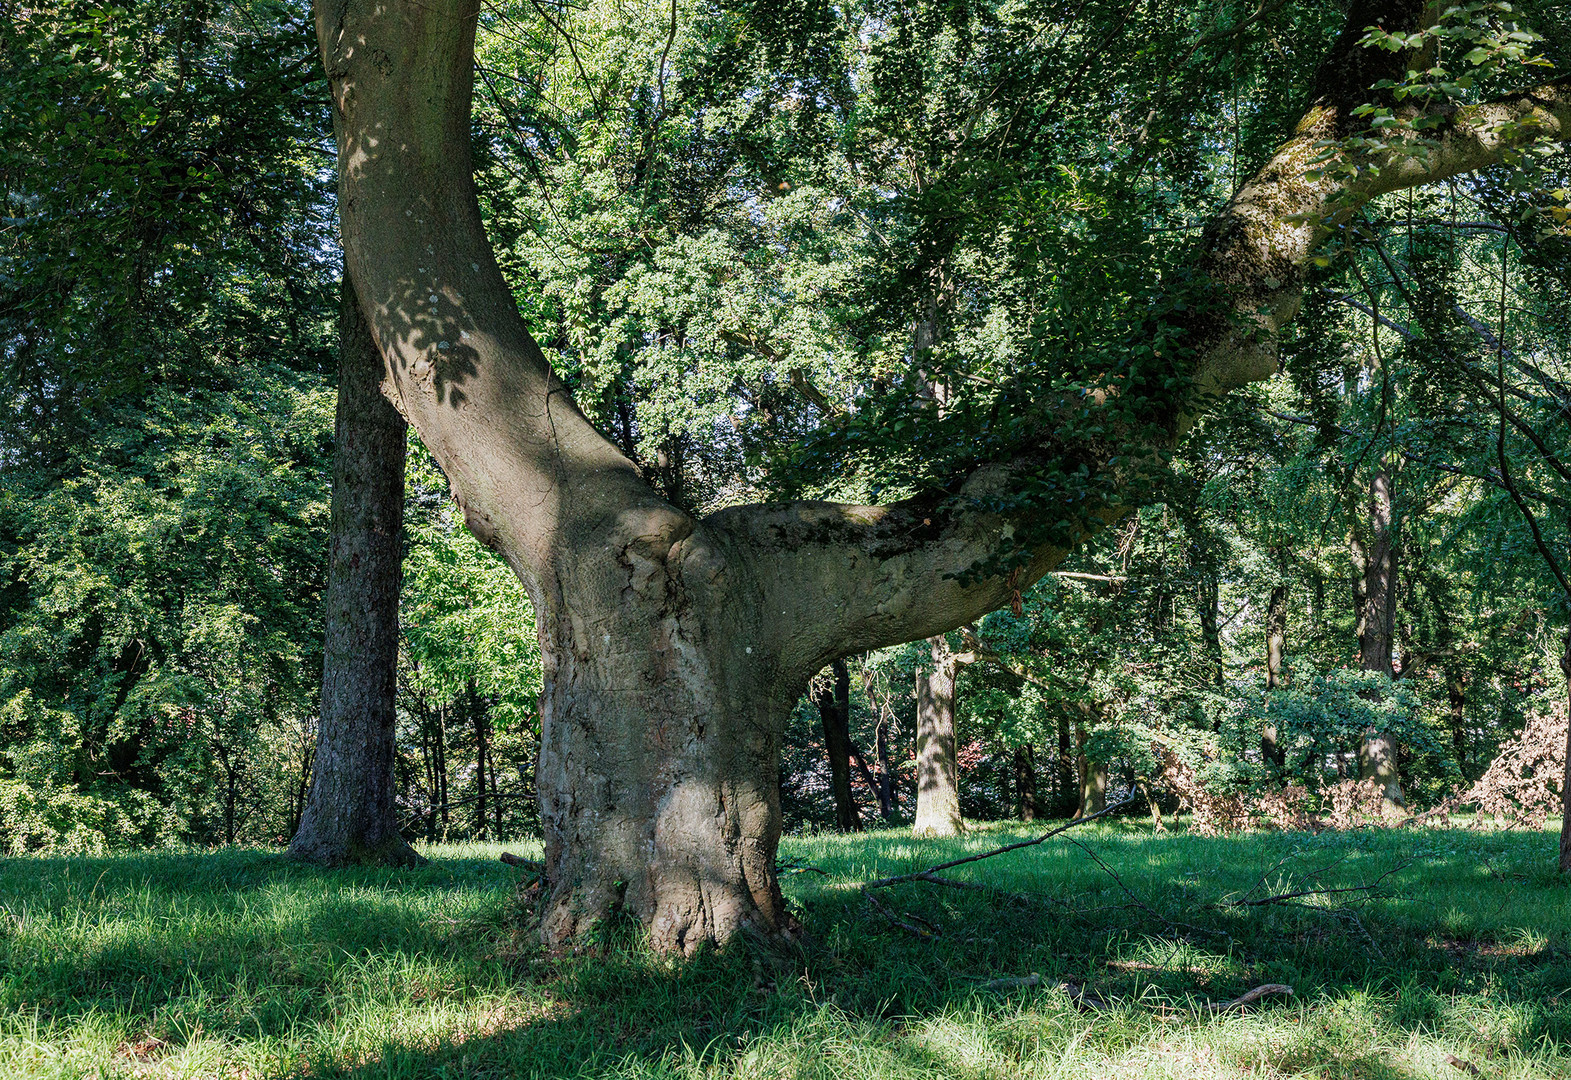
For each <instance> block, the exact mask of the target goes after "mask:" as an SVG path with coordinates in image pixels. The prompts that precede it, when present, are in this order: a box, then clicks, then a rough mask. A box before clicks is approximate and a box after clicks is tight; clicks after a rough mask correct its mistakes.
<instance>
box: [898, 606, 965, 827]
mask: <svg viewBox="0 0 1571 1080" xmlns="http://www.w3.org/2000/svg"><path fill="white" fill-rule="evenodd" d="M928 649H929V654H930V655H931V657H932V664H931V666H930V667H926V668H922V669H920V670H918V672H917V676H916V820H915V821H914V822H913V823H912V826H911V831H912V832H913V833H915V834H916V835H917V836H955V835H957V834H959V833H960V832H962V831H964V829H965V822H964V820H963V819H962V818H961V816H960V761H959V753H958V749H959V748H958V746H957V745H956V742H955V680H956V679H957V678H958V677H959V674H960V669H961V668H962V667H964V666H965V665H966V664H968V663H970V662H971V660H972V659H973V657H972V655H971V654H970V653H954V652H951V651H950V649H949V643H948V642H947V641H945V640H944V636H943V635H942V634H939V635H937V636H936V637H933V638H930V639H929V640H928Z"/></svg>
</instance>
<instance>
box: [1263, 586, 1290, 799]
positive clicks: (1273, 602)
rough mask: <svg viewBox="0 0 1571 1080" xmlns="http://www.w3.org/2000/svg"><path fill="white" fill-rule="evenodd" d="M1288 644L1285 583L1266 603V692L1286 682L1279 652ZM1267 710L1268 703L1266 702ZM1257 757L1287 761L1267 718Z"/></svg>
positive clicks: (1277, 764) (1279, 762) (1274, 763)
mask: <svg viewBox="0 0 1571 1080" xmlns="http://www.w3.org/2000/svg"><path fill="white" fill-rule="evenodd" d="M1286 646H1287V585H1286V584H1285V583H1284V584H1281V585H1278V586H1276V588H1274V589H1272V590H1271V599H1270V601H1269V602H1268V603H1267V604H1266V693H1267V694H1270V693H1272V692H1274V691H1276V690H1280V689H1281V688H1282V687H1284V686H1286V685H1287V678H1286V672H1284V671H1283V669H1282V655H1283V653H1284V652H1285V651H1286ZM1266 707H1267V709H1269V708H1270V702H1269V700H1268V701H1267V704H1266ZM1260 757H1261V760H1263V761H1265V762H1266V763H1267V764H1270V765H1272V766H1275V767H1276V768H1278V769H1280V768H1282V766H1283V765H1285V764H1286V763H1287V752H1286V751H1285V750H1283V749H1282V746H1281V742H1280V732H1278V731H1277V726H1276V724H1275V722H1273V721H1272V720H1270V719H1269V718H1268V719H1267V720H1266V722H1265V724H1263V725H1262V726H1261V728H1260Z"/></svg>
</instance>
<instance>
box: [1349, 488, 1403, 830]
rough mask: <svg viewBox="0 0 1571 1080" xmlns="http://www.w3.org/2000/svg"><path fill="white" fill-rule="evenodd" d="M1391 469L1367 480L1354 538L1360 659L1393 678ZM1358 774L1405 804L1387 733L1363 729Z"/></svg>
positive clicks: (1394, 555)
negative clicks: (1365, 502) (1361, 527)
mask: <svg viewBox="0 0 1571 1080" xmlns="http://www.w3.org/2000/svg"><path fill="white" fill-rule="evenodd" d="M1392 510H1393V500H1392V493H1391V473H1390V470H1389V468H1387V467H1385V466H1382V467H1381V468H1379V469H1377V470H1376V471H1375V475H1374V476H1373V477H1372V478H1371V480H1370V483H1369V503H1368V509H1367V516H1366V519H1365V528H1364V534H1363V535H1362V536H1357V535H1355V537H1354V539H1353V542H1352V554H1353V566H1354V569H1355V570H1356V571H1357V577H1356V578H1355V579H1354V583H1353V595H1354V603H1355V604H1356V606H1357V616H1358V660H1359V664H1360V665H1361V666H1362V667H1363V669H1364V670H1365V671H1372V672H1376V673H1378V674H1382V675H1384V676H1385V677H1386V678H1387V679H1388V680H1389V679H1392V678H1394V677H1395V674H1396V673H1395V671H1394V670H1393V669H1392V667H1391V652H1392V646H1393V644H1394V643H1395V640H1396V580H1397V537H1396V522H1395V520H1394V518H1393V514H1392ZM1358 776H1359V779H1361V780H1373V781H1375V782H1376V783H1378V784H1379V785H1380V787H1381V789H1382V791H1383V792H1384V794H1385V800H1386V802H1387V803H1388V804H1390V805H1391V806H1393V807H1401V806H1406V805H1407V800H1406V799H1405V798H1403V796H1402V778H1401V776H1400V775H1398V772H1397V763H1396V743H1395V741H1394V740H1392V738H1391V736H1390V735H1389V734H1387V733H1386V732H1383V731H1375V730H1373V729H1371V730H1369V731H1366V732H1365V733H1364V738H1363V740H1362V741H1361V742H1360V743H1359V746H1358Z"/></svg>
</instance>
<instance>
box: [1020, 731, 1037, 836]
mask: <svg viewBox="0 0 1571 1080" xmlns="http://www.w3.org/2000/svg"><path fill="white" fill-rule="evenodd" d="M1037 810H1038V806H1037V797H1036V751H1035V749H1034V748H1033V747H1032V746H1031V744H1030V743H1022V744H1021V745H1020V746H1017V747H1015V815H1016V816H1017V817H1018V818H1019V819H1020V820H1021V821H1035V820H1036V819H1037Z"/></svg>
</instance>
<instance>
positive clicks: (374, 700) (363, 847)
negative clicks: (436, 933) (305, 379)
mask: <svg viewBox="0 0 1571 1080" xmlns="http://www.w3.org/2000/svg"><path fill="white" fill-rule="evenodd" d="M338 347H339V358H338V414H337V420H336V423H335V428H334V438H335V440H336V442H335V445H334V449H333V503H332V506H333V509H332V525H331V535H332V540H331V543H332V548H331V551H330V555H329V560H328V570H327V640H326V652H325V655H324V657H323V661H322V713H321V720H320V726H319V728H318V730H317V743H316V755H315V759H314V760H315V769H314V773H313V776H312V780H311V792H310V795H309V796H308V797H307V799H306V804H305V811H304V813H303V814H302V815H301V817H300V827H299V829H297V830H296V832H295V836H294V840H293V841H292V842H291V843H290V845H289V854H290V856H291V857H292V858H296V859H304V860H306V861H309V862H314V863H320V864H322V865H325V866H341V865H344V864H348V863H392V864H397V865H411V864H414V863H418V862H423V861H424V860H423V859H421V858H420V856H419V855H417V854H415V852H414V849H413V848H411V847H410V846H409V845H408V844H407V843H405V842H404V838H403V837H402V836H401V835H400V834H399V830H398V816H397V811H396V808H395V807H394V805H393V721H394V716H393V698H394V694H395V692H396V689H397V683H396V675H397V665H398V589H399V585H400V583H401V581H402V579H403V570H402V567H403V557H404V556H403V523H404V448H405V444H406V440H407V427H406V425H405V424H404V419H403V417H401V416H399V415H398V413H397V412H396V411H395V410H394V409H393V407H392V406H391V405H389V404H388V403H387V402H386V401H385V400H384V399H383V397H382V394H381V392H380V390H379V389H378V385H379V384H380V382H381V380H382V358H381V355H380V354H379V353H378V352H377V349H376V344H375V343H374V342H373V341H372V339H371V334H370V331H369V330H368V329H367V327H366V324H365V320H364V319H363V318H362V317H361V314H360V307H359V304H358V303H357V301H356V299H355V295H354V288H353V286H352V284H351V283H350V282H349V281H347V280H346V281H345V283H344V291H343V303H342V309H341V311H340V315H339V345H338Z"/></svg>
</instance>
